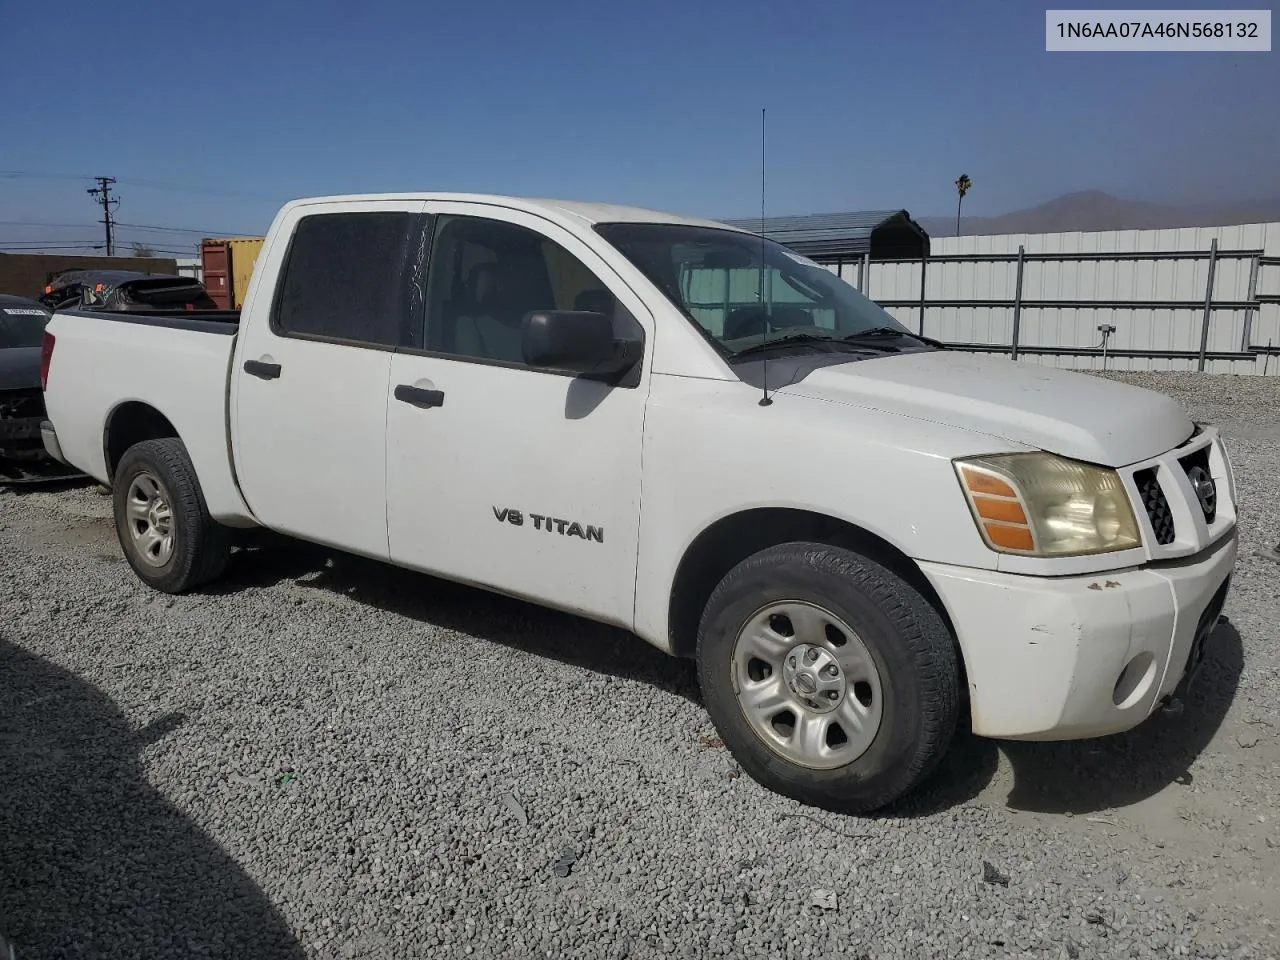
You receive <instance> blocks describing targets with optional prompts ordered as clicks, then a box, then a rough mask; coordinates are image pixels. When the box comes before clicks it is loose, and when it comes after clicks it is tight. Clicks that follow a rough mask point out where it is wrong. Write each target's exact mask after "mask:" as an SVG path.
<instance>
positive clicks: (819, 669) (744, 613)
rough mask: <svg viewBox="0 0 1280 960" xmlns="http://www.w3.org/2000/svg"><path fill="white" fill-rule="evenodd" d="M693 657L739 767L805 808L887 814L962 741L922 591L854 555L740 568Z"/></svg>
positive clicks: (944, 633) (709, 610) (800, 548)
mask: <svg viewBox="0 0 1280 960" xmlns="http://www.w3.org/2000/svg"><path fill="white" fill-rule="evenodd" d="M779 618H780V619H779ZM788 629H790V631H791V632H790V635H788V633H787V631H788ZM833 630H834V633H833V632H832V631H833ZM740 637H741V638H742V639H741V642H740ZM757 638H758V639H757ZM815 638H816V639H815ZM809 640H814V642H813V643H809V642H807V641H809ZM811 657H812V661H811V662H810V658H811ZM697 658H698V679H699V682H700V684H701V687H702V695H703V701H704V703H705V705H706V709H707V712H708V713H709V714H710V715H711V719H712V722H713V723H714V724H715V726H716V729H717V731H718V732H719V734H720V737H721V739H723V740H724V742H725V745H726V746H727V747H728V748H729V750H730V751H731V752H732V754H733V756H734V759H735V760H737V762H738V763H739V764H740V765H741V766H742V768H743V769H744V770H745V771H747V773H748V774H749V775H750V776H751V777H752V778H753V779H755V780H756V781H757V782H758V783H760V784H762V785H763V786H765V787H767V788H769V789H771V790H774V791H776V792H777V793H780V794H782V795H784V796H787V797H791V798H792V799H794V800H798V801H800V802H801V803H805V804H809V805H812V806H815V807H820V808H822V809H826V810H832V811H836V812H840V813H855V814H857V813H871V812H873V811H875V810H878V809H880V808H882V807H884V806H886V805H888V804H889V803H891V802H892V801H894V800H896V799H898V798H899V797H902V796H903V795H905V794H907V793H908V792H910V791H911V790H912V789H914V788H915V787H916V786H917V785H918V784H919V783H920V782H921V781H922V780H924V778H925V777H927V776H928V775H929V774H930V773H931V772H932V771H933V769H934V768H935V767H936V765H937V763H938V761H939V760H941V759H942V756H943V754H945V753H946V750H947V748H948V746H949V745H950V743H951V739H952V737H953V735H954V734H955V730H956V724H957V719H958V713H959V707H958V703H959V687H960V678H959V666H958V662H957V655H956V648H955V644H954V642H953V640H952V637H951V634H950V631H949V630H948V629H947V626H946V624H945V623H944V622H943V620H942V618H941V617H940V616H939V614H938V612H937V611H936V610H935V609H934V608H933V606H932V605H931V604H930V603H929V602H928V601H927V600H925V598H924V597H923V596H922V595H921V594H920V593H919V592H918V591H917V590H916V589H915V588H913V587H912V586H910V585H909V584H908V583H906V582H905V581H904V580H902V579H901V578H900V577H898V576H896V575H895V574H893V573H891V572H890V571H889V570H887V569H885V568H884V567H882V566H881V565H879V564H878V563H875V562H873V561H871V560H869V559H867V558H866V557H863V556H860V555H858V554H856V553H853V552H851V551H849V550H844V549H840V548H837V547H831V546H826V545H823V544H818V543H787V544H782V545H779V546H775V547H770V548H769V549H767V550H763V551H761V552H759V553H756V554H754V555H752V556H750V557H748V558H747V559H746V560H744V561H742V562H741V563H740V564H738V565H737V566H736V567H734V568H733V569H732V570H731V571H730V572H729V573H728V574H727V575H726V576H725V578H724V579H723V580H722V581H721V582H720V584H719V586H717V587H716V588H715V590H714V591H713V592H712V594H711V597H710V598H709V599H708V601H707V605H706V607H705V609H704V611H703V615H702V619H701V623H700V624H699V629H698V648H697ZM766 668H768V669H766ZM833 670H834V672H833ZM775 677H776V678H777V682H775V680H774V678H775ZM740 694H741V696H740ZM827 698H829V700H828V699H827ZM753 705H754V706H753ZM780 705H781V706H780ZM811 707H812V708H814V709H811ZM749 713H750V714H751V715H752V716H753V717H754V720H753V719H749V718H748V714H749ZM788 714H789V715H790V718H791V722H790V725H789V724H788ZM833 727H837V728H839V730H838V732H836V731H833V729H832V728H833ZM788 731H789V732H788ZM842 736H843V737H844V741H843V742H841V737H842Z"/></svg>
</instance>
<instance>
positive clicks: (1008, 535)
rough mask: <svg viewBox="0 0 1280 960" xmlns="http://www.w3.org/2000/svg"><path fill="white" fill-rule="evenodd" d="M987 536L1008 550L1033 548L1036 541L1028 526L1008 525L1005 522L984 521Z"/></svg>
mask: <svg viewBox="0 0 1280 960" xmlns="http://www.w3.org/2000/svg"><path fill="white" fill-rule="evenodd" d="M982 526H983V528H984V529H985V530H986V531H987V537H988V538H989V539H990V540H991V542H992V543H994V544H995V545H996V546H998V547H1004V548H1006V549H1008V550H1033V549H1035V545H1036V542H1035V540H1033V539H1032V537H1031V531H1030V530H1029V529H1028V528H1027V527H1007V526H1005V525H1004V524H1003V523H984V524H983V525H982Z"/></svg>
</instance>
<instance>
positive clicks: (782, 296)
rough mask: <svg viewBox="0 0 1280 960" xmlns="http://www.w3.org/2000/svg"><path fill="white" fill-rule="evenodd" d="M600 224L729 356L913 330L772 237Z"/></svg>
mask: <svg viewBox="0 0 1280 960" xmlns="http://www.w3.org/2000/svg"><path fill="white" fill-rule="evenodd" d="M596 230H597V231H598V232H599V233H600V235H601V236H603V237H604V238H605V239H606V240H608V241H609V243H611V244H613V245H614V246H615V247H617V248H618V250H619V251H621V252H622V254H623V256H625V257H626V258H627V259H628V260H630V261H631V262H632V263H633V264H635V266H636V267H637V268H638V269H639V270H640V271H641V272H643V273H644V274H645V276H647V277H648V278H649V279H650V280H652V281H653V282H654V283H655V284H656V285H657V286H658V288H659V289H661V290H662V291H663V293H665V294H666V295H667V297H668V298H670V300H671V302H672V303H673V304H675V306H676V307H678V308H679V309H680V310H681V311H682V312H683V313H684V314H685V316H687V317H688V318H689V319H690V320H692V321H693V322H694V323H695V324H697V325H698V327H699V328H700V329H701V330H702V331H703V332H704V333H705V334H706V336H707V338H708V339H709V340H711V342H712V343H714V344H715V345H716V346H717V347H718V348H719V349H720V350H721V352H722V353H724V354H725V355H726V356H729V357H733V356H734V355H735V354H738V353H739V352H741V351H744V350H748V349H752V348H756V347H758V346H759V345H760V344H761V343H768V342H771V341H780V340H788V341H789V342H791V343H794V344H799V343H804V342H809V343H815V342H819V341H823V340H831V341H839V340H843V339H844V338H846V337H849V336H855V335H857V334H859V333H862V332H865V331H869V330H877V329H881V330H882V329H884V328H889V330H891V331H897V332H901V333H902V334H903V335H905V336H911V333H910V331H908V330H907V328H906V327H904V326H902V324H900V323H898V321H897V320H895V319H894V318H893V317H892V316H890V315H889V314H888V313H887V312H886V311H885V310H884V308H883V307H881V306H879V305H878V304H876V303H874V302H873V301H871V300H869V299H868V298H867V297H865V296H863V295H862V294H861V293H859V292H858V290H857V289H855V288H854V287H852V286H850V285H849V284H848V283H846V282H845V281H843V280H841V279H840V278H839V277H837V276H836V275H835V274H834V273H832V272H831V271H830V270H827V269H826V268H825V267H822V266H821V265H819V264H817V263H814V262H813V261H812V260H809V259H807V258H805V257H801V256H799V255H797V254H795V253H793V252H792V251H790V250H788V249H787V248H786V247H784V246H782V245H781V244H779V243H775V242H773V241H772V240H762V239H761V238H760V237H758V236H753V235H751V234H746V233H738V232H735V231H732V230H717V229H715V228H713V227H697V226H685V225H681V224H657V223H605V224H599V225H597V227H596ZM762 255H763V264H764V268H763V269H761V258H762ZM754 352H757V351H754V350H753V353H754Z"/></svg>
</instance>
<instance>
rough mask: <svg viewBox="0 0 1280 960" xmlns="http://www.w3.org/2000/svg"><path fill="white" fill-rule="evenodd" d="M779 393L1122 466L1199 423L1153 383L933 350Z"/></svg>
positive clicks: (866, 364) (858, 366) (838, 369)
mask: <svg viewBox="0 0 1280 960" xmlns="http://www.w3.org/2000/svg"><path fill="white" fill-rule="evenodd" d="M780 392H781V393H784V394H785V393H791V394H795V395H798V396H807V397H811V398H814V399H818V400H827V401H830V402H833V403H847V404H851V405H855V406H862V407H871V408H874V409H876V410H882V411H885V412H887V413H896V414H901V415H905V416H909V417H915V418H917V419H921V420H930V421H933V422H935V423H945V424H948V425H950V426H954V427H959V428H961V429H964V430H971V431H974V432H977V433H985V434H988V435H991V436H996V437H1001V438H1003V439H1005V440H1011V441H1013V442H1015V443H1019V444H1025V445H1027V446H1031V447H1036V448H1038V449H1041V450H1048V451H1049V452H1051V453H1056V454H1060V455H1061V456H1064V457H1072V458H1074V459H1077V460H1086V461H1089V462H1091V463H1098V464H1103V465H1105V466H1110V467H1120V466H1124V465H1126V464H1130V463H1134V462H1136V461H1138V460H1145V459H1147V458H1148V457H1154V456H1156V455H1157V454H1160V453H1164V452H1165V451H1167V450H1170V449H1172V448H1173V447H1176V446H1177V445H1178V444H1180V443H1182V442H1183V441H1184V440H1186V439H1187V437H1188V436H1190V435H1191V432H1192V430H1193V429H1194V424H1193V423H1192V422H1191V420H1190V419H1189V418H1188V416H1187V414H1186V411H1184V410H1183V408H1182V406H1181V405H1180V404H1178V403H1177V402H1176V401H1175V400H1173V399H1171V398H1169V397H1166V396H1165V395H1164V394H1162V393H1156V392H1155V391H1153V390H1144V389H1142V388H1141V387H1134V386H1130V385H1129V384H1126V383H1118V382H1116V381H1114V380H1106V379H1104V378H1102V377H1093V376H1089V375H1088V374H1083V373H1072V372H1069V371H1066V370H1057V369H1054V368H1052V367H1042V366H1038V365H1033V364H1029V363H1019V362H1016V361H1013V360H1006V359H1004V358H1002V357H989V356H983V355H981V354H972V353H961V352H958V351H954V350H937V351H929V352H922V353H902V354H895V355H892V356H886V357H877V358H875V359H872V360H863V361H860V362H855V363H842V364H837V365H833V366H826V367H820V368H818V369H816V370H814V371H813V372H812V373H810V374H809V375H808V376H807V377H805V378H804V379H803V380H802V381H801V382H799V383H797V384H795V385H794V386H791V387H787V388H784V389H783V390H781V391H780Z"/></svg>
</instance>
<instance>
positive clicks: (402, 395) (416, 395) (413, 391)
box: [395, 383, 444, 407]
mask: <svg viewBox="0 0 1280 960" xmlns="http://www.w3.org/2000/svg"><path fill="white" fill-rule="evenodd" d="M395 398H396V399H397V400H399V401H401V402H403V403H411V404H413V405H414V406H415V407H443V406H444V391H443V390H424V389H423V388H422V387H411V386H409V384H407V383H398V384H396V389H395Z"/></svg>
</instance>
